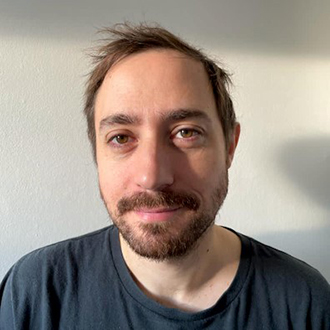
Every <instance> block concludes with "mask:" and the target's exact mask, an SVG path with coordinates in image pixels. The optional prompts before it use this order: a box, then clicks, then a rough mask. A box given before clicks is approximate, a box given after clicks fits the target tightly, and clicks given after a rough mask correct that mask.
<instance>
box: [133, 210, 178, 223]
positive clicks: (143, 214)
mask: <svg viewBox="0 0 330 330" xmlns="http://www.w3.org/2000/svg"><path fill="white" fill-rule="evenodd" d="M181 209H182V207H174V208H168V207H167V208H166V207H163V208H152V209H150V208H143V209H138V210H136V211H134V213H135V214H137V215H138V216H139V217H140V218H141V219H142V220H143V221H144V222H147V223H155V222H163V221H169V220H170V219H171V218H172V217H173V216H174V215H175V214H176V213H177V212H179V211H180V210H181Z"/></svg>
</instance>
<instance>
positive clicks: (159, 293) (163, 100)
mask: <svg viewBox="0 0 330 330" xmlns="http://www.w3.org/2000/svg"><path fill="white" fill-rule="evenodd" d="M182 109H185V110H187V112H192V110H193V111H195V112H198V116H188V117H185V118H175V116H174V117H173V114H175V113H178V112H180V111H181V110H182ZM118 115H119V116H118ZM119 117H120V120H118V118H119ZM114 118H115V120H114ZM127 118H129V120H127ZM173 118H174V119H173ZM95 127H96V151H97V153H96V155H97V164H98V174H99V185H100V190H101V193H102V196H103V199H104V202H105V204H106V207H107V209H108V211H109V214H110V216H111V217H112V219H113V220H114V222H115V223H116V221H117V223H118V222H119V221H125V223H127V224H128V225H129V226H130V228H131V229H132V230H133V232H134V234H135V235H136V237H137V238H138V239H140V240H145V243H146V244H147V245H150V246H157V244H158V243H159V237H153V236H152V235H144V232H143V230H142V229H141V226H140V224H145V223H150V224H154V223H166V224H167V229H168V231H167V234H164V236H163V237H162V239H164V240H166V239H168V238H169V237H170V236H173V235H180V233H182V231H183V229H184V228H186V227H187V225H188V224H189V223H190V222H191V218H192V216H194V215H195V213H196V212H197V211H193V210H188V209H186V208H184V207H182V208H179V209H176V208H175V207H173V208H170V209H168V208H164V207H157V208H152V209H147V208H142V209H139V210H134V211H130V212H128V213H126V214H125V215H124V216H123V217H122V218H121V217H119V215H118V210H117V203H118V201H119V200H120V199H121V198H122V197H129V196H132V195H133V194H135V193H141V192H144V193H148V194H150V196H152V195H153V194H156V193H157V192H160V191H166V190H170V191H178V192H192V193H193V194H194V195H195V196H197V197H198V199H199V201H200V209H199V211H198V212H200V213H201V214H208V215H210V216H212V219H214V218H215V215H216V213H217V211H218V208H219V207H220V205H215V203H214V194H215V192H216V191H217V189H218V188H219V185H224V184H226V182H225V181H226V180H225V178H226V176H227V170H228V168H229V167H230V165H231V163H232V160H233V156H234V152H235V148H236V145H237V142H238V137H239V133H240V127H239V125H238V124H237V125H236V127H235V129H234V132H233V135H232V138H231V143H230V145H229V147H228V148H227V149H226V147H225V141H224V136H223V131H222V127H221V123H220V121H219V119H218V115H217V111H216V105H215V101H214V97H213V94H212V89H211V86H210V83H209V81H208V78H207V75H206V72H205V70H204V68H203V66H202V64H201V63H199V62H197V61H195V60H193V59H191V58H188V57H186V56H185V55H183V54H181V53H178V52H176V51H173V50H149V51H146V52H143V53H138V54H134V55H131V56H128V57H127V58H125V59H123V60H121V61H120V62H118V63H117V64H116V65H115V66H113V67H112V68H111V69H110V71H109V72H108V74H107V76H106V78H105V80H104V82H103V84H102V86H101V87H100V90H99V93H98V96H97V98H96V104H95ZM146 236H149V237H146ZM120 242H121V249H122V252H123V256H124V259H125V261H126V264H127V266H128V267H129V269H130V271H131V273H132V276H133V278H134V280H135V281H136V283H137V284H138V285H139V286H140V288H141V289H142V290H143V291H144V292H145V294H147V295H148V296H149V297H151V298H153V299H155V300H156V301H158V302H160V303H161V304H163V305H165V306H168V307H175V308H179V309H181V310H183V311H188V312H196V311H200V310H203V309H205V308H208V307H210V306H212V305H213V304H214V303H215V302H216V301H217V300H218V299H219V297H220V296H221V295H222V293H223V292H224V291H225V290H226V289H227V288H228V287H229V285H230V283H231V282H232V280H233V278H234V276H235V274H236V271H237V268H238V265H239V257H240V248H241V245H240V241H239V238H238V237H237V236H236V235H235V234H233V233H231V232H230V231H228V230H226V229H224V228H221V227H218V226H216V225H214V224H211V226H210V227H209V228H208V230H207V231H206V232H205V233H204V234H203V236H202V237H201V238H200V239H199V240H198V242H197V244H196V246H195V247H194V249H192V251H191V252H190V253H187V254H186V255H185V256H184V257H181V258H172V259H167V260H163V261H161V262H159V261H155V260H151V259H148V258H143V257H141V256H140V255H138V254H137V253H136V252H135V251H134V250H133V249H132V248H131V247H130V246H129V244H128V243H127V242H126V241H125V240H124V239H123V237H122V236H120ZM197 264H198V267H196V265H197Z"/></svg>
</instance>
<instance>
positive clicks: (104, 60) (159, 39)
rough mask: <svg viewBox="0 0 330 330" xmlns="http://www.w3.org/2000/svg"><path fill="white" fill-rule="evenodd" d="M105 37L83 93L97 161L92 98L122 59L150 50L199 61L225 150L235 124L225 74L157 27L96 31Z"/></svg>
mask: <svg viewBox="0 0 330 330" xmlns="http://www.w3.org/2000/svg"><path fill="white" fill-rule="evenodd" d="M99 32H100V33H102V34H105V35H106V36H107V37H106V38H105V39H101V41H102V45H101V46H99V47H97V48H95V49H94V52H93V54H91V56H92V58H93V60H94V61H93V62H94V69H93V70H92V71H91V73H90V75H89V77H88V80H87V84H86V92H85V97H86V99H85V108H84V114H85V116H86V119H87V131H88V137H89V139H90V142H91V144H92V148H93V155H94V159H95V161H96V136H95V122H94V111H95V109H94V105H95V99H96V96H97V93H98V90H99V88H100V86H101V85H102V82H103V80H104V78H105V76H106V74H107V72H108V71H109V69H110V68H111V67H112V66H113V65H114V64H115V63H117V62H118V61H120V60H121V59H123V58H125V57H127V56H129V55H131V54H134V53H137V52H143V51H146V50H150V49H157V48H162V49H173V50H176V51H179V52H181V53H183V54H185V55H187V56H189V57H191V58H193V59H195V60H197V61H200V62H201V63H202V64H203V65H204V68H205V70H206V73H207V75H208V77H209V80H210V83H211V85H212V90H213V95H214V98H215V101H216V106H217V110H218V115H219V119H220V122H221V125H222V129H223V132H224V136H225V141H226V146H227V147H228V145H229V143H230V140H231V135H232V131H233V129H234V126H235V123H236V116H235V111H234V108H233V103H232V100H231V98H230V95H229V92H228V86H229V84H230V78H229V75H228V74H227V72H226V71H225V70H224V69H222V68H220V67H219V66H218V65H217V64H216V63H215V62H214V61H213V60H211V59H210V58H208V57H207V56H206V55H205V54H204V53H203V52H202V51H201V50H199V49H196V48H195V47H192V46H190V45H189V44H187V43H186V42H185V41H183V40H181V39H180V38H178V37H177V36H175V35H173V34H172V33H170V32H169V31H167V30H165V29H164V28H162V27H161V26H159V25H148V24H145V23H141V24H139V25H132V24H130V23H122V24H116V25H114V26H113V27H110V28H105V29H102V30H100V31H99Z"/></svg>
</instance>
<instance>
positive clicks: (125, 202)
mask: <svg viewBox="0 0 330 330" xmlns="http://www.w3.org/2000/svg"><path fill="white" fill-rule="evenodd" d="M199 206H200V200H199V198H198V197H197V196H196V195H195V194H193V193H186V192H173V191H166V192H165V191H160V192H157V193H154V194H152V195H151V194H149V193H146V192H140V193H136V194H134V195H132V196H130V197H122V198H121V199H120V200H119V201H118V204H117V210H118V213H119V216H122V215H124V214H125V213H127V212H129V211H134V210H137V209H140V208H150V209H151V208H155V207H185V208H187V209H189V210H194V211H196V210H197V209H198V208H199Z"/></svg>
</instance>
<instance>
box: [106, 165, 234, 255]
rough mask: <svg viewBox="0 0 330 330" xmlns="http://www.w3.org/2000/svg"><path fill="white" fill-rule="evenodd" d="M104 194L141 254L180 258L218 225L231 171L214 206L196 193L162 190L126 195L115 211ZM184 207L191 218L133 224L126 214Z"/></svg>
mask: <svg viewBox="0 0 330 330" xmlns="http://www.w3.org/2000/svg"><path fill="white" fill-rule="evenodd" d="M100 192H101V197H102V199H103V201H104V204H105V206H106V208H107V210H108V212H109V215H110V217H111V219H112V220H113V223H114V225H115V226H116V227H117V228H118V231H119V233H120V234H121V236H122V237H123V238H124V240H125V241H126V242H127V243H128V245H129V246H130V248H131V249H132V250H133V251H134V252H135V253H137V254H138V255H140V256H141V257H144V258H148V259H151V260H155V261H164V260H170V259H172V260H173V259H178V258H182V257H184V256H186V255H187V254H188V253H189V252H191V251H192V250H193V249H194V248H196V247H197V246H198V242H199V241H200V239H201V237H202V236H203V234H204V233H205V232H206V231H207V230H208V229H209V228H210V227H211V226H212V225H213V224H214V221H215V217H216V214H217V212H218V210H219V209H220V207H221V205H222V204H223V201H224V200H225V198H226V196H227V192H228V171H227V170H226V171H225V172H224V173H223V175H221V179H220V182H219V185H218V186H217V187H216V189H214V191H213V192H212V195H211V205H210V206H204V207H203V206H202V203H201V200H200V199H199V198H198V197H197V196H196V195H195V194H193V193H191V192H189V193H187V192H175V191H167V190H166V191H165V190H164V191H159V192H154V193H153V194H150V193H146V192H139V193H136V194H134V195H132V196H129V197H122V198H121V199H120V200H119V201H118V203H117V210H116V212H112V211H111V210H110V207H109V206H108V203H107V201H106V200H105V198H104V194H103V192H102V190H100ZM155 207H168V208H173V207H174V208H182V209H184V212H185V213H188V214H185V216H186V217H188V219H187V221H186V222H184V225H183V224H182V223H181V220H180V219H171V220H169V221H164V222H157V223H143V222H139V223H138V224H137V225H136V224H134V223H130V222H129V219H128V217H125V215H127V213H129V212H130V211H134V210H138V209H141V208H155Z"/></svg>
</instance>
